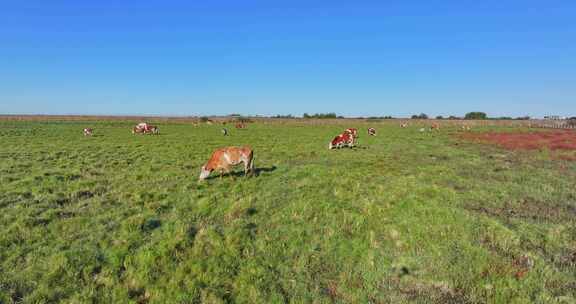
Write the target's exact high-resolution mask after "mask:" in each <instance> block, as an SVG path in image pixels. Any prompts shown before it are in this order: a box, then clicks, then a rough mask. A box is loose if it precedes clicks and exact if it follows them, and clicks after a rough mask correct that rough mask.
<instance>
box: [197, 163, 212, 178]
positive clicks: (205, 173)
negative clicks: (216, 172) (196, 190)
mask: <svg viewBox="0 0 576 304" xmlns="http://www.w3.org/2000/svg"><path fill="white" fill-rule="evenodd" d="M210 172H212V170H211V169H208V168H206V166H205V165H204V166H202V170H200V178H199V179H200V180H205V179H207V178H208V175H210Z"/></svg>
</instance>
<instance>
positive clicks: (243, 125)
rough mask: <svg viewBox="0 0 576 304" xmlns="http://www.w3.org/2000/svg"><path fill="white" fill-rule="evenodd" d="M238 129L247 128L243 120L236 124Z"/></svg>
mask: <svg viewBox="0 0 576 304" xmlns="http://www.w3.org/2000/svg"><path fill="white" fill-rule="evenodd" d="M236 129H246V124H245V123H243V122H239V123H237V124H236Z"/></svg>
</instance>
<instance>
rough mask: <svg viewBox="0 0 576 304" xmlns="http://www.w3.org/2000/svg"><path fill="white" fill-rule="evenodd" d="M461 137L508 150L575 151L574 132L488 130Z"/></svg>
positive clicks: (575, 136) (575, 139) (575, 134)
mask: <svg viewBox="0 0 576 304" xmlns="http://www.w3.org/2000/svg"><path fill="white" fill-rule="evenodd" d="M462 137H463V138H465V139H469V140H476V141H480V142H485V143H489V144H495V145H498V146H500V147H503V148H505V149H508V150H540V149H549V150H552V151H556V150H568V151H576V132H575V131H573V130H556V131H551V132H526V133H519V132H517V133H511V132H488V133H468V134H464V135H462Z"/></svg>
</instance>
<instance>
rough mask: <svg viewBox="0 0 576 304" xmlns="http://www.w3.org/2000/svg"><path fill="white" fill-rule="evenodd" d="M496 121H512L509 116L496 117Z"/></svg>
mask: <svg viewBox="0 0 576 304" xmlns="http://www.w3.org/2000/svg"><path fill="white" fill-rule="evenodd" d="M496 119H498V120H512V117H510V116H501V117H498V118H496Z"/></svg>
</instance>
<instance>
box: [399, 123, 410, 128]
mask: <svg viewBox="0 0 576 304" xmlns="http://www.w3.org/2000/svg"><path fill="white" fill-rule="evenodd" d="M400 128H408V123H407V122H403V123H401V124H400Z"/></svg>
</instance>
